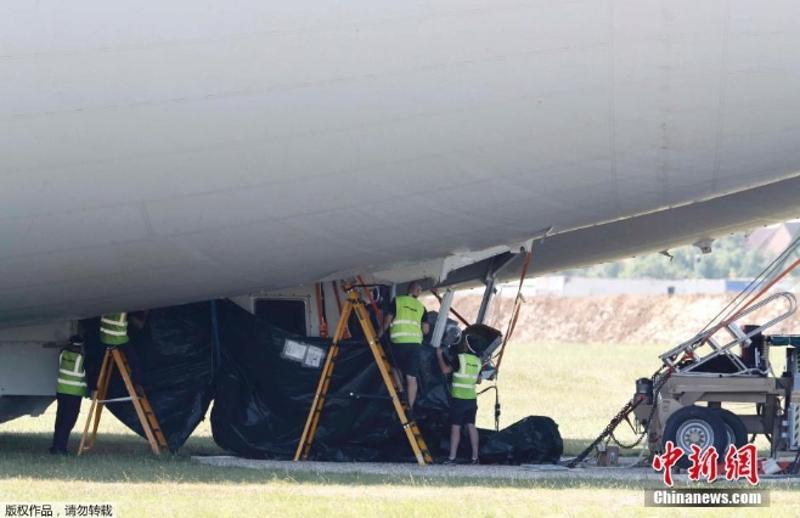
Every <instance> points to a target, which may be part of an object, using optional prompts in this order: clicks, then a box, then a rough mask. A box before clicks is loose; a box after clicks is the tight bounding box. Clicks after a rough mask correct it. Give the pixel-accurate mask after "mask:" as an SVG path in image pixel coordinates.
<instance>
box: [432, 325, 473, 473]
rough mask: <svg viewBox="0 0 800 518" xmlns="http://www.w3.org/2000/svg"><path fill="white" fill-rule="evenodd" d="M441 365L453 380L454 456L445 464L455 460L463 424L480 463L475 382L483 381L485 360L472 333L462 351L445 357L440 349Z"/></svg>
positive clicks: (465, 336) (451, 413) (451, 416)
mask: <svg viewBox="0 0 800 518" xmlns="http://www.w3.org/2000/svg"><path fill="white" fill-rule="evenodd" d="M436 358H437V359H438V361H439V368H440V369H441V370H442V372H443V373H444V374H445V375H447V374H450V373H452V374H453V379H452V382H451V383H450V396H451V399H450V456H449V457H448V458H447V461H445V464H455V463H456V456H457V455H458V444H459V442H460V441H461V427H462V426H466V427H467V433H468V434H469V443H470V446H471V447H472V464H478V463H479V461H478V429H477V428H475V415H476V414H477V413H478V394H477V391H476V390H475V386H476V385H477V384H478V383H480V373H481V360H480V358H478V356H477V355H476V354H475V351H474V350H473V349H472V347H471V346H470V344H469V335H464V338H463V339H462V342H461V351H460V353H459V354H458V355H457V356H456V357H455V358H452V359H450V361H449V363H448V361H446V360H445V358H444V353H443V352H442V350H441V348H439V349H437V350H436Z"/></svg>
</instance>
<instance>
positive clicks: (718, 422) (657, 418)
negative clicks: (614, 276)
mask: <svg viewBox="0 0 800 518" xmlns="http://www.w3.org/2000/svg"><path fill="white" fill-rule="evenodd" d="M778 304H783V305H784V307H783V308H782V310H781V313H780V315H779V316H777V317H775V318H773V319H772V320H770V321H769V322H767V323H766V324H762V325H751V326H742V325H740V324H739V322H741V321H742V320H743V319H744V318H747V317H748V316H751V315H752V314H753V313H755V312H756V311H758V310H760V309H762V308H765V307H767V306H775V305H778ZM796 310H797V300H796V299H795V297H794V295H792V294H791V293H777V294H774V295H772V296H770V297H767V298H766V299H764V300H763V301H761V302H760V303H758V304H755V305H753V306H752V307H750V308H748V309H747V310H746V311H744V312H742V313H740V314H738V315H737V316H736V318H735V320H734V321H725V322H722V323H721V324H720V325H718V326H715V327H714V328H711V329H709V330H708V331H705V332H703V333H700V334H698V335H697V336H695V337H694V338H692V339H691V340H689V341H687V342H685V343H683V344H681V345H679V346H677V347H675V348H673V349H671V350H669V351H667V352H666V353H664V354H663V355H661V360H662V362H663V364H664V368H663V369H662V370H661V371H660V372H659V373H657V374H656V375H655V376H654V377H653V378H650V379H640V380H638V381H637V387H636V394H635V396H634V399H633V401H632V407H633V413H634V415H635V417H636V425H637V426H638V427H639V429H640V430H641V431H643V432H646V434H647V442H648V447H649V451H650V453H651V454H655V453H663V452H664V450H665V446H666V444H667V442H670V441H671V442H672V443H673V444H674V445H675V446H677V447H679V448H681V449H682V450H683V451H685V452H689V451H691V447H692V445H697V446H698V447H699V448H700V449H701V450H705V449H706V448H709V447H712V446H713V447H715V448H716V449H717V451H718V452H720V454H721V455H724V452H726V451H727V449H728V447H729V445H735V446H736V447H737V448H738V447H741V446H743V445H745V444H747V443H748V442H751V441H752V440H753V438H754V436H756V435H763V436H765V437H766V438H767V439H768V440H769V442H770V444H771V450H770V453H771V457H772V458H776V459H777V458H782V457H786V456H788V455H791V457H792V458H794V456H795V455H796V452H797V451H798V450H800V354H799V353H800V335H791V334H773V335H771V334H767V333H766V331H767V330H768V329H770V328H772V327H773V326H775V325H776V324H778V323H779V322H782V321H783V320H786V319H787V318H789V317H790V316H792V315H793V314H794V313H795V312H796ZM725 332H727V334H729V335H730V339H729V340H728V341H727V342H725V343H722V342H720V341H719V340H720V339H719V338H718V337H719V334H724V333H725ZM777 349H783V350H784V351H785V352H784V354H785V355H786V369H785V371H783V372H782V373H781V374H780V375H776V374H775V372H774V371H773V365H772V361H771V356H772V354H774V353H775V350H777ZM731 404H737V405H731ZM728 405H731V408H726V406H728ZM742 408H745V409H746V410H744V411H743V410H742ZM682 462H683V463H687V462H688V459H687V458H686V457H684V458H683V459H682ZM679 465H680V463H679Z"/></svg>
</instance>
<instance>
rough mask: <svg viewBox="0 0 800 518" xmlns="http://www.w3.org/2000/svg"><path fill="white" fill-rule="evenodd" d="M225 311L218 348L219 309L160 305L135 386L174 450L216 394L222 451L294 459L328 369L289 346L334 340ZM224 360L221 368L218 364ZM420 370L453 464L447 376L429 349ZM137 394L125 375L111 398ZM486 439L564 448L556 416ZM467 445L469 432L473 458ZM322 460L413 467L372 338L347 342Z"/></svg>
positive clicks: (485, 453) (531, 451)
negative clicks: (288, 352) (289, 354)
mask: <svg viewBox="0 0 800 518" xmlns="http://www.w3.org/2000/svg"><path fill="white" fill-rule="evenodd" d="M216 304H217V308H218V320H217V324H218V325H217V332H218V336H219V342H218V343H219V347H218V348H215V340H214V334H215V327H214V325H213V324H212V321H213V319H212V310H211V304H210V303H198V304H190V305H185V306H177V307H172V308H164V309H157V310H151V311H149V312H148V313H147V316H146V318H145V319H144V325H143V326H141V327H137V326H136V325H131V326H130V329H129V335H130V337H131V342H130V344H128V345H127V346H125V348H124V350H125V352H126V354H127V355H128V358H129V361H130V362H131V364H132V368H133V370H134V377H135V380H136V381H137V382H138V383H141V385H142V386H143V388H144V389H145V391H146V392H147V396H148V399H149V400H150V403H151V405H152V406H153V409H154V412H155V414H156V416H157V417H158V419H159V423H160V425H161V428H162V430H163V431H164V434H165V436H166V438H167V442H168V444H169V446H170V449H171V450H173V451H175V450H177V449H179V448H180V447H181V446H182V445H183V444H184V442H185V441H186V439H188V437H189V436H190V435H191V433H192V432H193V431H194V429H195V428H196V427H197V425H198V424H199V423H200V421H201V420H202V419H203V417H204V416H205V414H206V412H207V410H208V407H209V403H210V402H211V400H212V399H214V406H213V409H212V412H211V426H212V432H213V435H214V440H215V442H216V443H217V444H218V445H219V446H220V447H222V448H224V449H226V450H228V451H229V452H231V453H234V454H236V455H239V456H243V457H249V458H257V459H263V458H270V459H291V458H292V457H293V456H294V452H295V449H296V447H297V443H298V440H299V438H300V434H301V432H302V429H303V426H304V424H305V420H306V417H307V415H308V410H309V408H310V406H311V402H312V399H313V397H314V393H315V391H316V388H317V383H318V382H319V376H320V372H321V368H312V367H307V366H304V365H303V363H302V362H299V361H294V360H290V359H286V358H284V357H283V356H282V354H283V351H284V345H285V341H286V340H287V339H289V340H294V341H297V342H299V343H301V344H305V345H312V346H315V347H318V348H320V349H321V350H322V351H323V352H327V349H328V347H329V344H330V341H329V340H323V339H314V338H304V337H303V338H301V337H296V336H294V335H291V334H289V333H286V332H285V331H283V330H281V329H279V328H277V327H274V326H272V325H270V324H268V323H267V322H265V321H263V320H261V319H259V318H258V317H256V316H254V315H252V314H251V313H249V312H247V311H245V310H243V309H242V308H240V307H239V306H237V305H236V304H234V303H232V302H229V301H219V302H217V303H216ZM132 320H135V318H132ZM84 325H85V326H86V327H85V330H86V336H87V351H86V353H87V359H86V367H87V372H88V374H89V379H90V380H96V378H97V374H98V371H99V366H100V361H101V359H102V354H103V351H104V349H103V346H102V345H101V344H100V343H99V341H98V339H97V336H98V333H97V329H98V321H97V320H93V321H88V322H85V323H84ZM220 353H221V362H219V361H216V362H215V358H217V357H218V356H219V354H220ZM420 370H421V372H420V378H419V382H420V396H419V397H418V400H417V404H416V406H415V416H416V418H417V422H418V423H419V424H420V428H421V429H422V432H423V435H424V436H425V439H426V441H427V443H428V446H429V448H430V450H431V453H432V454H433V455H434V457H437V458H443V457H444V456H445V455H446V454H447V449H448V440H449V431H450V427H449V424H448V422H447V409H448V406H449V401H448V394H447V385H446V379H445V377H444V376H443V375H442V374H441V372H440V371H439V368H438V366H437V363H436V357H435V352H434V350H433V349H432V348H430V347H424V348H423V360H422V363H421V367H420ZM90 385H91V382H90ZM126 395H127V393H126V391H125V389H124V386H123V384H122V381H121V379H120V378H119V376H114V378H113V380H112V383H111V386H110V393H109V397H110V398H115V397H124V396H126ZM479 404H480V405H494V397H493V393H491V392H490V393H489V394H488V395H486V396H483V397H481V398H480V400H479ZM108 408H109V410H110V411H111V412H112V413H113V414H114V415H115V416H116V417H117V418H118V419H120V421H122V422H123V423H124V424H126V425H127V426H128V427H129V428H131V429H132V430H134V431H135V432H136V433H138V434H139V435H143V431H142V430H141V427H140V425H139V421H138V418H137V417H136V413H135V411H134V409H133V406H132V405H131V404H130V403H111V404H109V405H108ZM480 437H481V451H480V454H481V460H482V462H484V463H503V464H523V463H551V462H557V461H558V459H559V458H560V456H561V454H562V451H563V443H562V440H561V436H560V435H559V432H558V427H557V426H556V424H555V423H554V422H553V421H552V420H551V419H550V418H547V417H528V418H526V419H523V420H522V421H519V422H517V423H515V424H513V425H511V426H509V427H507V428H505V429H504V430H501V431H500V432H495V431H493V430H480ZM468 449H469V441H468V440H467V439H466V437H464V438H463V439H462V441H461V454H462V455H463V456H464V457H467V456H468V455H469V453H468ZM312 458H313V459H314V460H326V461H384V462H413V461H414V457H413V455H412V453H411V449H410V446H409V444H408V441H407V439H406V436H405V433H404V432H403V430H402V427H401V426H400V423H399V420H398V418H397V415H396V414H395V412H394V409H393V407H392V404H391V402H390V401H389V399H388V393H387V391H386V388H385V386H384V385H383V383H382V381H381V379H380V374H379V372H378V369H377V366H376V365H375V362H374V359H373V357H372V353H371V352H370V350H369V347H368V346H367V345H366V344H365V343H363V342H359V341H346V342H344V343H342V347H341V350H340V354H339V356H338V359H337V363H336V369H335V371H334V376H333V379H332V382H331V389H330V391H329V394H328V400H327V404H326V406H325V409H324V411H323V415H322V419H321V422H320V426H319V429H318V433H317V437H316V440H315V442H314V447H313V449H312Z"/></svg>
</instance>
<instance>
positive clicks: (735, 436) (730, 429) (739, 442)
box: [717, 408, 747, 457]
mask: <svg viewBox="0 0 800 518" xmlns="http://www.w3.org/2000/svg"><path fill="white" fill-rule="evenodd" d="M717 412H719V415H720V417H721V418H722V424H723V425H724V426H725V435H727V438H728V441H727V444H726V445H725V449H724V450H722V451H720V452H719V455H720V457H722V456H723V455H725V452H727V450H728V446H730V445H731V444H733V445H734V446H736V447H737V448H741V447H742V446H744V445H745V444H747V427H746V426H745V425H744V422H743V421H742V420H741V419H739V416H737V415H736V414H734V413H733V412H731V411H730V410H725V409H724V408H718V409H717Z"/></svg>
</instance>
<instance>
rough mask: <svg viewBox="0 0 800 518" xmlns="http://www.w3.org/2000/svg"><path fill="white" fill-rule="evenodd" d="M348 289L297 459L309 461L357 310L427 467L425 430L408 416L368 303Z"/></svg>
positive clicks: (399, 412) (407, 431) (420, 460)
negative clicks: (338, 362) (340, 351)
mask: <svg viewBox="0 0 800 518" xmlns="http://www.w3.org/2000/svg"><path fill="white" fill-rule="evenodd" d="M345 290H346V292H347V300H346V302H345V304H344V306H343V308H342V312H341V316H340V318H339V323H338V324H337V326H336V333H335V334H334V336H333V343H332V344H331V347H330V349H329V350H328V355H327V357H326V358H325V364H324V366H323V368H322V374H321V376H320V378H319V384H318V386H317V392H316V394H315V395H314V402H313V403H312V404H311V410H310V411H309V413H308V418H307V419H306V425H305V428H304V429H303V435H302V436H301V437H300V443H299V444H298V445H297V451H296V452H295V456H294V460H295V461H300V460H308V458H309V455H310V454H311V447H312V446H313V444H314V438H315V436H316V434H317V428H318V427H319V422H320V418H321V416H322V409H323V408H324V407H325V400H326V398H327V394H328V389H329V388H330V383H331V377H332V376H333V370H334V368H335V366H336V357H337V356H338V354H339V348H340V345H339V344H340V342H341V340H342V338H343V337H344V334H345V332H346V329H347V322H348V321H349V319H350V315H351V314H352V313H353V312H355V314H356V316H357V317H358V321H359V323H360V324H361V328H362V329H363V330H364V337H365V338H366V340H367V343H368V344H369V348H370V350H371V351H372V355H373V356H374V358H375V363H376V364H377V366H378V370H379V371H380V373H381V378H382V379H383V383H384V385H386V389H387V390H388V391H389V398H390V399H391V401H392V405H393V406H394V409H395V412H397V416H398V417H399V418H400V423H401V424H402V425H403V431H404V432H405V434H406V437H407V438H408V443H409V445H410V446H411V450H412V451H413V452H414V456H415V457H416V459H417V463H418V464H420V465H421V466H424V465H426V464H428V463H431V462H433V458H432V457H431V454H430V451H429V450H428V446H427V444H426V443H425V439H424V438H423V437H422V432H421V431H420V429H419V426H418V425H417V423H416V422H415V421H414V420H413V419H409V417H408V408H407V407H406V405H405V403H403V402H402V401H401V400H400V396H399V395H398V387H397V382H396V380H395V379H394V376H393V375H392V373H391V366H390V365H389V361H388V360H387V358H386V354H385V353H384V351H383V347H381V345H380V344H379V343H378V338H377V336H376V334H375V330H374V328H373V327H372V321H371V320H370V317H369V313H368V312H367V308H366V306H365V303H364V302H363V301H362V300H361V299H359V297H358V293H357V292H356V290H355V289H354V287H352V286H350V287H347V288H345Z"/></svg>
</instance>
